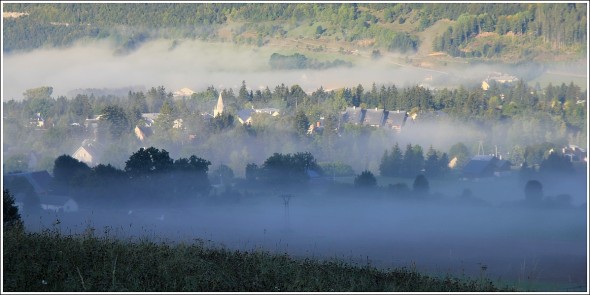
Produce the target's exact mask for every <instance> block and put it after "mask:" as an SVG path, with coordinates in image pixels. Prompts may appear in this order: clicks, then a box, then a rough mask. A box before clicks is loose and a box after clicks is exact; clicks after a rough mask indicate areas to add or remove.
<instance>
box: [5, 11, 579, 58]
mask: <svg viewBox="0 0 590 295" xmlns="http://www.w3.org/2000/svg"><path fill="white" fill-rule="evenodd" d="M3 12H4V13H5V14H4V16H3V22H4V34H3V43H4V52H5V53H6V52H11V51H18V50H31V49H35V48H40V47H44V46H50V47H64V46H70V45H72V44H73V43H74V42H76V41H78V40H80V39H102V38H110V39H112V40H114V41H115V42H116V44H117V45H118V46H120V48H119V49H120V50H121V51H120V53H125V51H128V50H134V49H135V48H137V47H138V46H140V45H141V43H142V42H144V41H146V40H149V39H152V38H169V39H174V40H176V39H184V38H188V39H201V40H208V41H223V42H234V43H247V44H252V45H257V46H264V45H265V44H267V43H268V42H270V41H271V40H281V39H286V38H302V39H310V40H311V39H314V40H323V41H325V42H328V43H329V42H336V43H338V42H345V43H350V44H354V45H355V46H362V47H369V48H373V49H382V50H389V51H400V52H412V51H416V50H417V49H418V47H419V46H420V45H421V40H420V38H419V35H420V33H421V32H423V31H424V30H425V29H427V28H429V27H431V26H433V25H435V24H436V22H437V21H439V20H442V19H447V20H450V21H451V22H450V25H449V26H448V28H447V29H446V30H445V31H444V32H443V33H442V34H438V35H437V36H435V38H434V44H432V46H433V49H434V50H436V51H443V52H446V53H447V54H449V55H451V56H456V57H473V58H484V59H499V58H509V59H510V60H515V59H517V60H530V59H535V58H536V59H541V58H542V59H548V58H552V57H553V56H556V55H561V54H565V53H568V54H571V53H572V52H573V53H575V54H582V55H583V53H585V51H586V44H587V30H586V26H587V25H586V23H587V15H586V4H582V3H569V4H567V3H563V4H562V3H553V4H546V3H521V4H518V3H515V4H512V3H510V4H506V3H498V4H483V3H470V4H458V3H457V4H448V3H444V4H439V3H419V4H413V3H397V4H396V3H360V4H354V3H346V4H326V3H322V4H319V3H313V4H311V3H307V4H295V3H290V4H284V3H270V4H235V3H231V4H225V3H204V4H199V3H182V4H178V3H176V4H172V3H150V4H145V3H128V4H118V3H109V4H103V3H93V4H87V3H51V4H47V3H18V4H16V3H9V4H4V5H3ZM6 12H12V13H20V14H11V15H10V16H9V15H8V14H6ZM430 45H431V44H428V46H430Z"/></svg>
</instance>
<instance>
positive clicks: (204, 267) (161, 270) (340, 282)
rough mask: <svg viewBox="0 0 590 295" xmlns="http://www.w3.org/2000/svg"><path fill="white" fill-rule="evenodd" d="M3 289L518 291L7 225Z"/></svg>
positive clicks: (472, 282)
mask: <svg viewBox="0 0 590 295" xmlns="http://www.w3.org/2000/svg"><path fill="white" fill-rule="evenodd" d="M3 243H4V253H3V255H4V269H3V280H4V290H3V291H11V292H14V291H18V292H70V291H85V292H90V291H94V292H97V291H98V292H108V291H117V292H130V291H134V292H142V291H150V292H155V291H158V292H181V291H191V292H197V291H211V292H213V291H225V292H227V291H241V292H247V291H259V292H261V291H265V292H284V291H297V292H299V291H301V292H302V291H323V292H327V291H340V292H354V291H356V292H360V291H373V292H376V291H379V292H384V291H386V292H391V291H397V292H412V291H422V292H425V291H437V292H449V291H470V292H485V291H514V290H512V289H500V288H497V287H496V286H494V285H493V283H492V282H491V281H489V280H486V279H479V280H465V279H456V278H452V277H448V276H447V277H442V278H435V277H429V276H425V275H421V274H419V273H417V272H416V271H414V270H410V269H396V270H391V271H387V272H384V271H379V270H377V269H375V268H373V267H371V266H366V267H360V266H352V265H348V264H345V263H343V262H339V261H327V262H326V261H324V262H320V261H315V260H310V259H293V258H290V257H288V256H287V255H273V254H269V253H266V252H262V251H254V252H240V251H229V250H226V249H223V248H213V247H206V246H205V245H204V243H203V242H202V241H200V240H195V242H194V243H192V244H183V243H181V244H176V245H172V244H166V243H154V242H150V241H148V240H139V241H138V242H132V241H131V240H129V241H123V240H116V239H114V238H109V237H108V235H106V236H105V237H102V238H98V237H95V236H94V235H92V234H86V235H83V236H72V235H62V234H59V233H58V232H57V231H50V230H46V231H44V232H42V233H27V232H23V231H21V230H15V229H6V228H5V229H4V241H3Z"/></svg>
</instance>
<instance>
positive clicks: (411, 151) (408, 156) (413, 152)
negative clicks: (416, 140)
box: [401, 144, 424, 177]
mask: <svg viewBox="0 0 590 295" xmlns="http://www.w3.org/2000/svg"><path fill="white" fill-rule="evenodd" d="M401 166H402V167H401V168H402V169H401V170H402V173H401V176H403V177H415V176H416V175H417V174H419V173H420V171H422V168H423V167H424V155H423V152H422V147H421V146H420V145H415V146H412V144H408V145H407V146H406V150H405V152H404V157H403V160H402V165H401Z"/></svg>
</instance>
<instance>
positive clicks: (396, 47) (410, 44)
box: [387, 33, 420, 53]
mask: <svg viewBox="0 0 590 295" xmlns="http://www.w3.org/2000/svg"><path fill="white" fill-rule="evenodd" d="M419 45H420V41H419V39H418V36H412V35H410V34H408V33H397V34H395V36H394V37H393V39H392V40H391V43H389V46H388V47H387V49H388V50H389V51H399V52H401V53H406V52H407V51H416V50H418V46H419Z"/></svg>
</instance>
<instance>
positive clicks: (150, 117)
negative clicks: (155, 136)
mask: <svg viewBox="0 0 590 295" xmlns="http://www.w3.org/2000/svg"><path fill="white" fill-rule="evenodd" d="M159 115H160V113H142V114H141V118H142V119H143V121H144V122H145V127H152V125H154V122H155V121H156V120H157V119H158V116H159Z"/></svg>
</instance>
